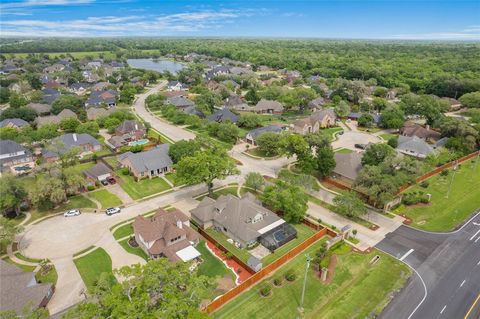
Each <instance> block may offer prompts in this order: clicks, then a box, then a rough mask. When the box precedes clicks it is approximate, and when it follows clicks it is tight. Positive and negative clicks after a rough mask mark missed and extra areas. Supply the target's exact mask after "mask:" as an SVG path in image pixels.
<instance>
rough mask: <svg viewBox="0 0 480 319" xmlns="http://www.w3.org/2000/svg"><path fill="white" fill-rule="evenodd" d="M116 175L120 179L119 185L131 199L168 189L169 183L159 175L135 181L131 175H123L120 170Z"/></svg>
mask: <svg viewBox="0 0 480 319" xmlns="http://www.w3.org/2000/svg"><path fill="white" fill-rule="evenodd" d="M117 175H118V176H119V177H120V179H121V180H122V183H120V186H121V187H122V188H123V190H124V191H125V192H127V194H128V195H130V197H131V198H133V199H140V198H143V197H146V196H149V195H153V194H157V193H160V192H163V191H166V190H168V189H170V185H168V184H167V182H166V181H164V180H163V178H160V177H154V178H151V179H149V178H144V179H142V180H140V181H138V182H136V181H135V180H134V179H133V176H130V175H123V174H122V173H121V172H118V173H117Z"/></svg>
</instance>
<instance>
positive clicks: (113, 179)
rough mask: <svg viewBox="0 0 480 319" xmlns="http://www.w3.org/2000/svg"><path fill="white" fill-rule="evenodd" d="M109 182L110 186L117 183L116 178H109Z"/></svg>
mask: <svg viewBox="0 0 480 319" xmlns="http://www.w3.org/2000/svg"><path fill="white" fill-rule="evenodd" d="M107 182H109V183H110V184H112V185H113V184H115V183H116V182H117V181H116V180H115V178H113V177H111V176H110V177H107Z"/></svg>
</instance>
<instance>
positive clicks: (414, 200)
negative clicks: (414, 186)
mask: <svg viewBox="0 0 480 319" xmlns="http://www.w3.org/2000/svg"><path fill="white" fill-rule="evenodd" d="M402 203H404V204H405V205H414V204H418V203H428V196H427V195H426V194H425V193H424V192H421V191H420V192H419V191H414V192H409V193H405V194H404V195H403V198H402Z"/></svg>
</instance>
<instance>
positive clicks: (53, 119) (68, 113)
mask: <svg viewBox="0 0 480 319" xmlns="http://www.w3.org/2000/svg"><path fill="white" fill-rule="evenodd" d="M70 117H71V118H75V119H78V116H77V114H75V113H74V112H73V111H72V110H70V109H63V110H62V111H61V112H60V113H58V114H57V115H49V116H39V117H37V118H35V123H36V124H37V126H38V127H40V126H42V125H44V124H60V122H61V121H62V120H63V119H66V118H70Z"/></svg>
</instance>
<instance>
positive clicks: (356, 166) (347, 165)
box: [333, 152, 362, 180]
mask: <svg viewBox="0 0 480 319" xmlns="http://www.w3.org/2000/svg"><path fill="white" fill-rule="evenodd" d="M334 157H335V168H334V169H333V172H334V173H335V174H338V175H341V176H344V177H346V178H348V179H351V180H355V178H357V175H358V173H359V172H360V170H361V169H362V156H361V155H360V154H358V153H355V152H352V153H346V154H345V153H338V152H337V153H335V155H334Z"/></svg>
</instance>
